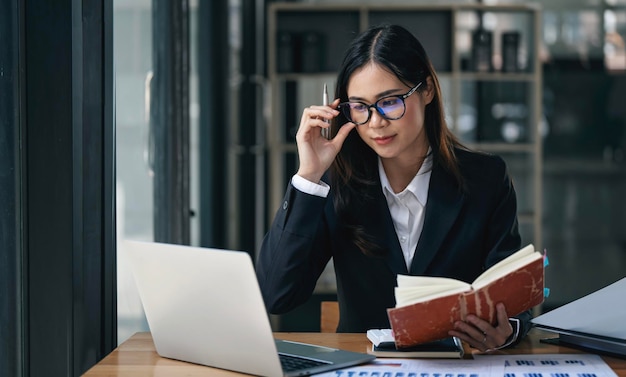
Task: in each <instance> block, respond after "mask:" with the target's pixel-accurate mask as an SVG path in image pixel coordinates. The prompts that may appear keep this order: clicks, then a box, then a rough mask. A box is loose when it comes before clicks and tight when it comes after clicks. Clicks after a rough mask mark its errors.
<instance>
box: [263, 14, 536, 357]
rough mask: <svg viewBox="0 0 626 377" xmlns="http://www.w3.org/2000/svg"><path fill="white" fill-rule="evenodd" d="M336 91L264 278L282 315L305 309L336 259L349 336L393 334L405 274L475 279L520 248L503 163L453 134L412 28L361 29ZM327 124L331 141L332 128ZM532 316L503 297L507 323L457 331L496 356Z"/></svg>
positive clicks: (307, 121) (267, 294)
mask: <svg viewBox="0 0 626 377" xmlns="http://www.w3.org/2000/svg"><path fill="white" fill-rule="evenodd" d="M335 98H336V99H335V100H334V101H333V102H332V103H330V105H328V106H321V105H313V106H310V107H308V108H306V109H304V111H303V113H302V118H301V121H300V126H299V129H298V132H297V134H296V142H297V146H298V156H299V161H300V165H299V169H298V171H297V173H296V175H294V177H293V178H292V180H291V182H290V184H289V187H288V188H287V192H286V194H285V197H284V202H283V204H282V206H281V208H279V209H278V211H277V213H276V215H275V218H274V221H273V223H272V226H271V228H270V230H269V232H268V233H267V234H266V236H265V238H264V240H263V244H262V247H261V251H260V254H259V258H258V261H257V277H258V280H259V284H260V286H261V290H262V293H263V297H264V300H265V303H266V306H267V308H268V310H269V311H270V312H272V313H277V314H278V313H284V312H287V311H289V310H291V309H293V308H295V307H296V306H298V305H300V304H302V303H304V302H305V301H306V300H307V299H308V298H309V297H310V295H311V294H312V292H313V289H314V287H315V284H316V281H317V279H318V278H319V276H320V274H321V272H322V270H323V269H324V267H325V266H326V264H327V263H328V261H329V260H330V258H331V257H332V258H333V263H334V267H335V275H336V280H337V296H338V301H339V308H340V320H339V325H338V328H337V331H339V332H365V331H367V330H368V329H371V328H389V326H390V325H389V320H388V317H387V312H386V309H387V308H391V307H394V306H395V299H394V287H395V285H396V276H397V275H398V274H410V275H428V276H444V277H451V278H455V279H460V280H464V281H467V282H471V281H473V280H474V279H475V278H476V277H477V276H478V275H479V274H480V273H481V272H483V271H484V270H485V269H486V268H489V267H490V266H491V265H493V264H495V263H496V262H498V261H499V260H501V259H503V258H505V257H506V256H508V255H510V254H512V253H513V252H515V251H517V250H518V249H519V248H520V244H521V240H520V236H519V233H518V224H517V215H516V211H517V205H516V196H515V190H514V188H513V185H512V183H511V179H510V178H509V176H508V174H507V171H506V167H505V164H504V162H503V160H502V159H501V158H499V157H496V156H491V155H486V154H482V153H477V152H472V151H469V150H468V149H466V148H464V147H463V146H462V145H461V144H460V143H459V142H458V141H457V139H456V138H455V137H454V135H453V134H452V133H451V132H450V131H449V130H448V128H447V126H446V122H445V118H444V110H443V101H442V97H441V90H440V86H439V82H438V79H437V75H436V73H435V70H434V68H433V66H432V64H431V62H430V60H429V58H428V56H427V55H426V52H425V51H424V48H423V47H422V45H421V44H420V42H419V41H418V40H417V39H416V38H415V37H414V36H413V35H412V34H411V33H410V32H408V31H407V30H406V29H404V28H402V27H399V26H395V25H388V26H383V27H377V28H372V29H370V30H368V31H366V32H365V33H363V34H362V35H360V36H359V37H357V38H356V39H355V40H354V41H353V43H352V44H351V45H350V47H349V48H348V50H347V52H346V55H345V58H344V60H343V63H342V66H341V68H340V71H339V74H338V77H337V83H336V93H335ZM328 122H330V125H329V123H328ZM329 126H330V127H331V129H332V134H334V135H335V136H334V138H332V139H331V140H327V139H325V138H323V137H322V136H321V129H322V128H326V127H329ZM416 320H417V321H419V320H420V319H419V318H416ZM529 320H530V313H528V312H526V313H523V314H522V315H520V316H518V317H517V318H508V315H507V312H506V308H505V307H504V306H503V305H501V304H500V305H499V306H498V323H497V324H496V325H495V326H492V325H491V324H489V323H488V322H486V321H483V320H482V319H480V318H477V317H476V316H469V317H468V319H467V321H465V322H459V323H457V324H456V327H455V330H454V331H452V332H451V333H450V335H453V336H458V337H460V338H461V339H463V340H465V341H466V342H468V343H469V344H470V345H471V346H473V347H475V348H477V349H480V350H483V351H484V350H492V349H497V348H500V347H503V346H506V345H509V344H511V343H513V342H514V341H515V340H516V339H519V338H521V336H523V335H524V334H525V333H526V331H527V330H528V328H529V326H528V325H529Z"/></svg>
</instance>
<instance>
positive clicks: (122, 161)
mask: <svg viewBox="0 0 626 377" xmlns="http://www.w3.org/2000/svg"><path fill="white" fill-rule="evenodd" d="M113 18H114V20H115V22H114V23H113V24H114V30H113V35H114V42H113V50H114V59H115V62H114V64H115V87H116V90H115V101H116V102H115V108H116V115H115V116H116V137H117V140H116V153H117V162H118V163H117V167H116V169H117V232H118V234H117V239H118V244H119V241H121V240H123V239H127V238H128V239H135V240H145V241H151V240H153V223H152V219H153V203H152V190H153V186H152V177H151V170H150V166H149V158H148V143H149V140H148V120H149V119H148V116H147V114H148V109H147V107H146V106H145V105H146V103H149V98H147V96H146V93H147V91H146V86H147V85H148V83H149V80H150V75H151V70H152V6H151V2H150V1H134V0H115V2H114V5H113ZM117 289H118V292H117V297H118V300H117V312H118V342H119V343H121V342H123V341H124V340H126V339H127V338H128V337H129V336H131V335H132V334H133V333H135V332H137V331H146V330H147V329H148V325H147V322H146V320H145V315H144V313H143V308H142V306H141V301H140V299H139V295H138V293H137V288H136V287H135V282H134V280H133V276H132V273H131V272H130V270H129V266H128V265H127V263H126V260H125V258H124V256H123V255H118V258H117Z"/></svg>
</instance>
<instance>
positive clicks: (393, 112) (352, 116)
mask: <svg viewBox="0 0 626 377" xmlns="http://www.w3.org/2000/svg"><path fill="white" fill-rule="evenodd" d="M422 82H423V81H420V82H419V83H418V84H417V85H415V86H414V87H413V88H411V90H409V91H408V92H407V93H406V94H403V95H395V96H387V97H383V98H381V99H379V100H378V101H376V102H374V103H373V104H371V105H368V104H366V103H364V102H361V101H350V102H343V103H340V104H339V108H340V109H341V111H342V112H343V115H344V116H345V117H346V118H347V119H348V120H349V121H350V122H352V123H354V124H356V125H357V126H358V125H361V124H365V123H367V122H368V121H369V120H370V117H371V116H372V112H371V111H370V109H376V111H378V113H379V114H380V115H381V116H382V117H383V118H385V119H388V120H397V119H400V118H402V117H403V116H404V112H405V111H406V104H405V103H404V100H405V99H406V98H407V97H408V96H410V95H411V94H413V93H415V91H416V90H417V88H419V86H420V85H422Z"/></svg>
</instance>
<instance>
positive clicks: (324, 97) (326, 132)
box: [322, 83, 330, 139]
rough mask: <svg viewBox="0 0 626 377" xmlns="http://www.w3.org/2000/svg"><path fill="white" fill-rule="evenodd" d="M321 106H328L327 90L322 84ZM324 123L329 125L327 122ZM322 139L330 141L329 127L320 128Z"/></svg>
mask: <svg viewBox="0 0 626 377" xmlns="http://www.w3.org/2000/svg"><path fill="white" fill-rule="evenodd" d="M322 104H323V105H324V106H327V105H328V88H327V87H326V83H324V92H323V93H322ZM325 122H326V123H330V122H329V121H327V120H326V121H325ZM322 137H324V138H326V139H330V127H327V128H322Z"/></svg>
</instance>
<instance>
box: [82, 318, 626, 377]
mask: <svg viewBox="0 0 626 377" xmlns="http://www.w3.org/2000/svg"><path fill="white" fill-rule="evenodd" d="M274 336H275V337H276V338H278V339H286V340H294V341H299V342H304V343H313V344H319V345H324V346H328V347H333V348H340V349H345V350H350V351H357V352H367V348H368V346H369V344H370V343H369V341H368V340H367V338H366V336H365V334H334V333H274ZM553 336H554V335H553V334H551V333H546V332H542V331H540V330H537V329H533V330H531V332H530V333H529V335H528V336H527V337H526V338H525V339H524V340H523V341H522V342H521V343H520V344H519V345H518V346H517V347H515V348H512V349H508V350H505V351H498V352H499V353H500V354H528V353H533V354H543V353H580V352H581V351H578V350H576V349H574V348H569V347H559V346H554V345H550V344H546V343H541V342H539V339H541V338H545V337H553ZM602 358H603V359H604V361H605V362H606V363H607V364H608V365H609V366H610V367H611V368H612V369H613V370H614V371H615V373H616V374H617V375H618V376H620V377H626V360H624V359H619V358H614V357H608V356H603V357H602ZM155 375H159V376H160V375H163V376H173V377H175V376H237V375H241V374H239V373H235V372H229V371H225V370H221V369H214V368H209V367H205V366H201V365H195V364H190V363H185V362H182V361H176V360H171V359H166V358H162V357H160V356H159V355H158V354H157V353H156V350H155V348H154V343H153V341H152V337H151V335H150V333H137V334H135V335H133V336H132V337H131V338H130V339H128V340H127V341H125V342H124V343H122V344H121V345H120V346H119V347H118V348H116V349H115V350H114V351H113V352H111V353H110V354H109V355H108V356H107V357H105V358H104V359H102V361H100V362H99V363H98V364H97V365H95V366H94V367H93V368H91V369H90V370H89V371H87V373H86V374H85V375H84V376H88V377H104V376H107V377H110V376H155Z"/></svg>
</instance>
